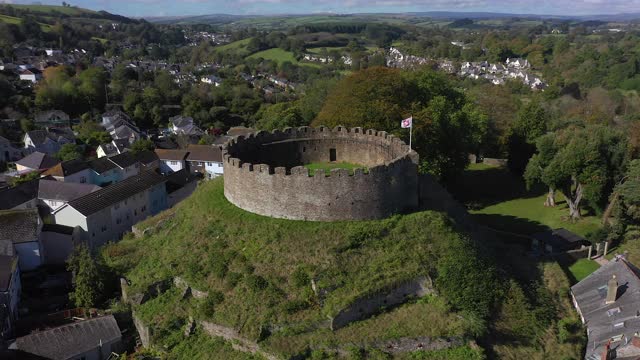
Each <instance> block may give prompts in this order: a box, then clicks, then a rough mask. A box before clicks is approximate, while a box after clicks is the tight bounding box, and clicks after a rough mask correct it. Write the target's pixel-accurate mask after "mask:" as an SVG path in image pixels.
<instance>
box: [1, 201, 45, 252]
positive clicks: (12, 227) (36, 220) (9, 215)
mask: <svg viewBox="0 0 640 360" xmlns="http://www.w3.org/2000/svg"><path fill="white" fill-rule="evenodd" d="M39 224H40V216H39V215H38V210H37V209H28V210H2V211H0V229H2V231H0V240H9V241H11V242H13V243H14V244H19V243H23V242H30V241H35V240H37V239H38V230H39V229H38V225H39Z"/></svg>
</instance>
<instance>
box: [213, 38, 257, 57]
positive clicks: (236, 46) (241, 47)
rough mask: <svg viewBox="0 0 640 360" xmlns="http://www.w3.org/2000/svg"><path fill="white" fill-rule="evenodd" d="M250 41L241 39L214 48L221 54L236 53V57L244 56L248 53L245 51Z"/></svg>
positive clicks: (249, 39)
mask: <svg viewBox="0 0 640 360" xmlns="http://www.w3.org/2000/svg"><path fill="white" fill-rule="evenodd" d="M250 41H251V38H247V39H242V40H238V41H234V42H231V43H228V44H225V45H221V46H216V48H215V49H216V51H222V52H232V53H237V54H238V55H241V56H244V55H248V54H249V51H248V50H247V45H248V44H249V42H250Z"/></svg>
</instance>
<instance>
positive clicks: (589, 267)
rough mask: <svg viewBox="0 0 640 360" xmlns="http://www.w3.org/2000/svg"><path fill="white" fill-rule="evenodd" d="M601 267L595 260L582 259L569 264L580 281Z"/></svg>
mask: <svg viewBox="0 0 640 360" xmlns="http://www.w3.org/2000/svg"><path fill="white" fill-rule="evenodd" d="M599 267H600V265H598V263H597V262H595V261H593V260H588V259H580V260H578V261H576V262H575V263H573V264H572V265H571V266H569V271H570V272H571V274H572V275H573V277H574V278H575V281H576V282H578V281H580V280H582V279H584V278H586V277H587V276H589V275H591V273H592V272H594V271H596V270H598V268H599Z"/></svg>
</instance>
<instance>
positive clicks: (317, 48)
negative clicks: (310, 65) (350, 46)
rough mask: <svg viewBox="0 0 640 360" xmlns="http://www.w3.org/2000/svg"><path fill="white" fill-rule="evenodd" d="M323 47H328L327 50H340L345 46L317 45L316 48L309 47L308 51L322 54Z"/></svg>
mask: <svg viewBox="0 0 640 360" xmlns="http://www.w3.org/2000/svg"><path fill="white" fill-rule="evenodd" d="M322 49H327V51H332V50H338V51H343V50H344V49H345V48H343V47H316V48H308V49H307V52H308V53H310V54H320V53H321V52H322Z"/></svg>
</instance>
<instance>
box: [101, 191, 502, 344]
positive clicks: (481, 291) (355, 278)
mask: <svg viewBox="0 0 640 360" xmlns="http://www.w3.org/2000/svg"><path fill="white" fill-rule="evenodd" d="M160 221H164V223H163V226H162V227H161V228H160V230H157V231H156V232H155V233H154V234H152V235H148V236H144V237H141V238H134V237H132V236H128V237H126V238H125V239H123V240H122V241H121V242H119V243H117V244H111V245H109V246H107V247H106V248H105V249H104V251H103V255H104V256H105V259H106V260H107V263H108V264H109V265H110V266H111V267H112V268H113V269H114V270H116V271H117V272H118V273H120V274H122V275H124V276H126V277H127V278H128V279H129V280H130V281H131V283H132V285H131V289H130V293H134V292H136V291H142V290H143V289H145V288H147V287H148V286H149V285H150V284H152V283H154V282H156V281H158V280H165V279H169V278H172V277H175V276H180V277H182V278H184V279H185V280H186V281H187V282H189V284H190V285H191V286H192V287H194V288H196V289H198V290H201V291H208V292H209V296H208V297H207V298H206V299H203V300H198V299H193V298H188V299H181V298H180V296H179V294H178V291H177V290H175V289H174V290H170V291H168V292H166V293H164V294H163V295H161V296H159V297H158V298H156V299H153V300H151V301H149V302H147V303H145V304H143V305H141V306H140V307H139V308H137V309H135V310H136V312H137V313H139V314H140V316H141V317H142V318H143V320H144V321H146V322H148V323H149V324H150V325H151V327H152V328H154V330H155V331H154V334H155V335H154V340H155V341H157V342H158V343H161V344H163V345H164V346H165V348H167V349H169V350H170V351H173V350H171V349H173V348H175V347H180V346H186V345H184V340H183V339H182V330H183V329H184V324H185V323H186V319H187V318H188V317H189V316H193V317H194V318H196V319H199V320H208V321H212V322H214V323H217V324H220V325H224V326H229V327H232V328H234V329H236V330H237V331H239V332H240V334H241V335H242V336H244V337H246V338H248V339H252V340H255V341H258V342H259V343H260V345H261V346H262V347H263V348H264V349H266V350H267V351H271V352H274V353H277V354H287V355H291V354H299V353H302V352H305V351H308V349H309V348H310V347H313V348H317V347H320V348H322V347H331V346H338V347H341V346H343V345H348V344H358V346H363V345H364V346H368V345H370V344H374V343H379V342H381V341H385V340H388V339H395V338H399V337H405V336H461V337H464V336H467V335H470V334H477V333H480V332H482V331H484V326H485V325H484V323H482V322H479V321H476V320H474V319H478V318H482V317H483V316H486V315H487V314H488V311H489V307H490V304H491V303H492V301H493V299H492V296H493V294H492V292H493V289H494V288H495V280H494V278H493V273H492V270H491V268H488V266H487V265H486V264H485V263H483V262H482V261H481V260H479V257H478V256H477V254H476V253H475V249H474V246H473V245H472V243H471V241H469V240H468V239H467V238H465V237H464V236H461V235H460V234H459V233H458V232H456V231H455V230H454V229H453V227H452V225H451V224H450V222H449V220H448V218H447V217H445V216H443V215H442V214H440V213H435V212H428V211H427V212H419V213H414V214H410V215H405V216H399V215H398V216H394V217H391V218H388V219H385V220H377V221H361V222H335V223H320V222H304V221H291V220H281V219H271V218H267V217H263V216H259V215H255V214H252V213H248V212H246V211H243V210H241V209H239V208H237V207H235V206H233V205H232V204H230V203H229V202H228V201H227V200H226V199H225V198H224V195H223V182H222V180H221V179H218V180H212V181H209V182H207V183H204V184H203V185H201V186H200V187H199V188H198V190H197V191H196V193H194V194H193V195H192V196H191V197H190V198H189V199H187V200H186V201H184V202H182V203H181V204H180V205H178V207H177V208H175V209H173V210H170V212H165V213H163V214H160V215H158V216H156V217H154V218H151V219H149V220H148V221H146V222H145V223H143V224H141V225H140V227H141V228H145V227H148V226H153V225H154V224H157V223H158V222H160ZM438 274H441V275H440V276H438ZM424 275H427V276H430V277H431V278H432V279H434V283H435V285H436V288H437V289H438V291H439V293H440V296H438V297H437V298H429V299H427V300H420V301H418V302H412V303H409V304H405V305H403V306H401V307H399V308H396V309H390V311H389V312H383V313H382V314H381V315H379V316H378V317H374V318H371V319H368V320H365V321H361V322H357V323H353V324H351V325H349V326H348V327H346V328H343V329H341V330H338V331H335V332H331V331H329V330H328V324H327V319H328V317H331V316H335V315H336V314H337V313H338V312H339V311H340V310H341V309H343V308H344V307H345V306H347V305H349V304H351V303H353V302H354V301H355V300H357V299H359V298H362V297H365V296H367V295H370V294H374V293H376V292H378V291H381V290H384V289H386V288H389V287H392V286H395V285H397V284H399V283H401V282H403V281H407V280H410V279H415V278H416V277H418V276H424ZM312 281H313V283H314V284H315V290H316V291H314V290H313V289H312V286H311V283H312ZM381 310H384V309H381ZM454 310H455V311H454ZM425 324H429V325H428V326H425ZM374 329H375V330H374Z"/></svg>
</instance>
